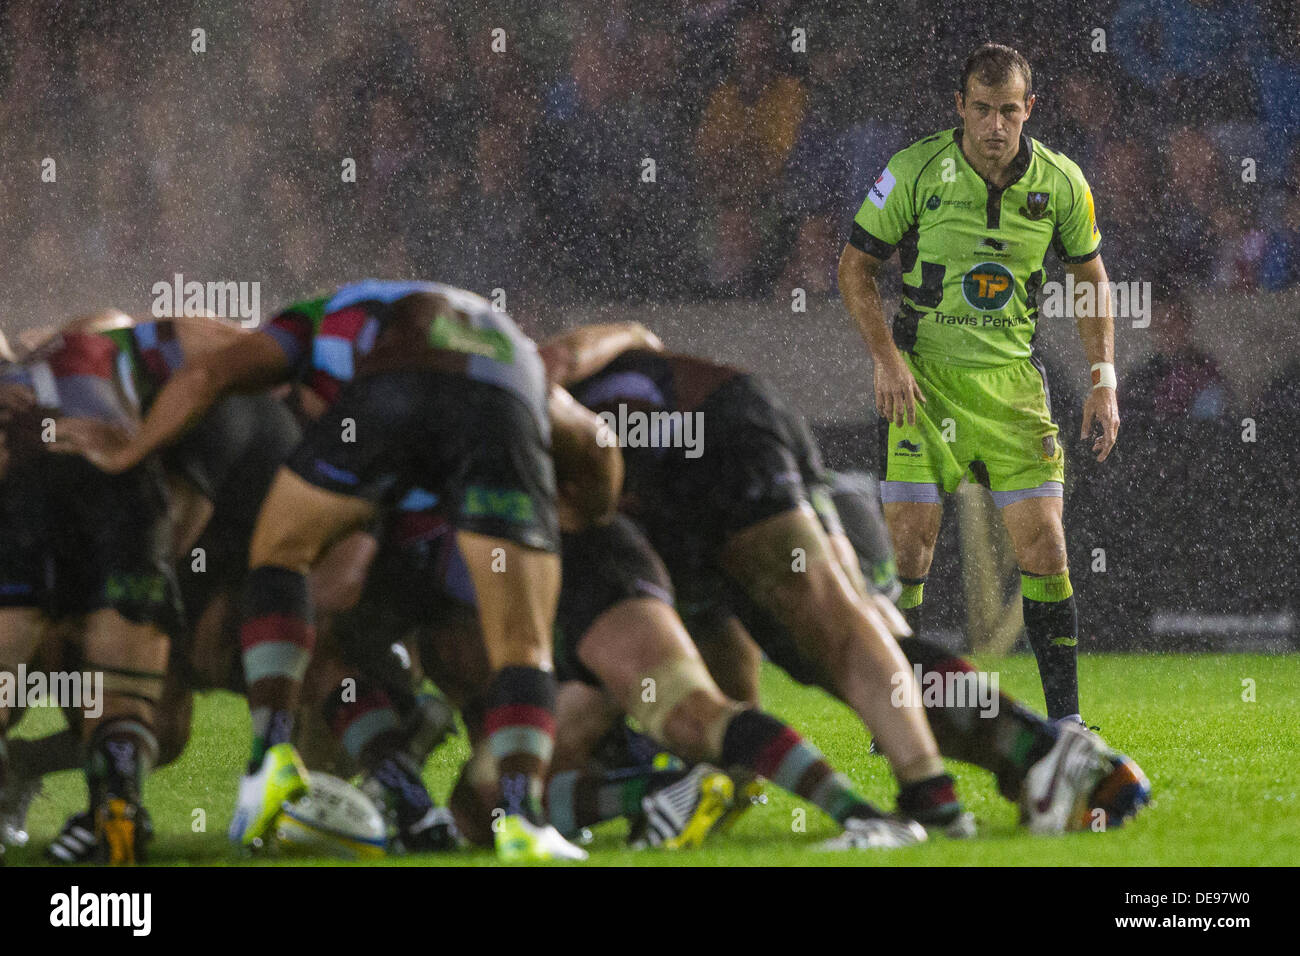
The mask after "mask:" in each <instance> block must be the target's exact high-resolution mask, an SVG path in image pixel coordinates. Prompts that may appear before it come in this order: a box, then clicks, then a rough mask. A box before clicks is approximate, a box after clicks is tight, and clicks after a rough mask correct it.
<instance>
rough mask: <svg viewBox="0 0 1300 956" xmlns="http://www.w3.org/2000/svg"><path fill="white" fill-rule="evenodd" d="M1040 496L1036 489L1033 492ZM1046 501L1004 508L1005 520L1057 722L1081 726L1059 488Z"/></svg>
mask: <svg viewBox="0 0 1300 956" xmlns="http://www.w3.org/2000/svg"><path fill="white" fill-rule="evenodd" d="M1035 490H1036V489H1035ZM1049 490H1052V491H1056V492H1057V493H1056V494H1054V495H1051V496H1047V497H1025V498H1019V499H1018V500H1013V501H1010V502H1008V503H1007V504H1005V505H1003V506H1002V520H1003V521H1004V523H1005V524H1006V527H1007V532H1008V534H1009V535H1010V537H1011V545H1012V547H1013V548H1014V549H1015V552H1016V560H1017V561H1018V562H1019V564H1020V590H1021V595H1022V600H1023V603H1024V612H1025V631H1026V633H1027V635H1028V638H1029V646H1030V647H1031V648H1032V649H1033V651H1034V656H1035V657H1036V658H1037V659H1038V672H1039V676H1040V677H1041V678H1042V681H1043V694H1044V696H1045V697H1046V699H1047V714H1048V716H1049V717H1051V718H1052V719H1053V720H1061V719H1064V718H1070V719H1073V720H1079V719H1080V718H1079V675H1078V658H1077V648H1078V643H1079V621H1078V613H1077V611H1076V609H1075V604H1074V588H1073V587H1071V585H1070V572H1069V568H1068V567H1067V564H1066V551H1065V530H1064V527H1063V525H1062V521H1061V504H1062V502H1061V498H1060V496H1059V486H1053V487H1052V488H1050V489H1049Z"/></svg>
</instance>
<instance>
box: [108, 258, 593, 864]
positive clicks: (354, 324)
mask: <svg viewBox="0 0 1300 956" xmlns="http://www.w3.org/2000/svg"><path fill="white" fill-rule="evenodd" d="M292 380H299V381H302V382H303V383H304V384H305V385H307V387H308V388H309V389H310V391H312V392H314V393H315V397H316V398H317V399H318V400H319V401H320V403H321V404H322V405H323V406H324V407H325V412H324V414H323V415H321V417H320V418H318V419H317V420H316V421H315V423H314V424H313V425H312V426H311V427H310V428H308V430H307V432H306V434H305V436H304V438H303V442H302V444H301V445H300V446H299V448H298V450H297V451H296V452H295V453H294V455H293V456H291V458H290V460H289V462H288V463H287V464H286V465H285V466H284V467H283V468H282V469H281V470H280V473H279V474H278V475H277V477H276V479H275V481H274V483H273V484H272V486H271V490H270V492H269V494H268V497H267V499H266V502H265V503H264V504H263V507H262V511H261V514H260V516H259V518H258V523H257V528H256V530H255V531H254V534H253V540H252V544H251V547H250V557H249V564H250V572H249V576H248V580H247V582H246V584H245V587H244V598H243V604H244V606H243V625H242V628H241V643H242V647H243V665H244V673H245V679H246V682H247V687H248V702H249V707H250V709H251V711H252V717H253V752H252V757H251V760H250V762H249V767H248V774H247V776H245V777H244V779H243V781H242V783H241V785H240V793H239V799H238V804H237V807H236V811H235V817H234V821H233V822H232V824H231V837H232V839H234V840H235V841H237V842H240V843H242V844H244V845H247V846H252V845H256V844H258V843H259V842H260V841H262V840H263V839H264V837H265V836H266V835H267V833H268V832H269V830H270V829H271V827H272V825H273V824H274V822H275V819H276V817H277V816H278V814H279V810H280V807H281V805H282V803H283V801H284V800H287V799H295V798H296V797H297V796H299V795H301V794H302V793H303V792H305V790H306V785H307V780H306V770H305V769H304V768H303V766H302V763H301V761H300V760H299V758H298V756H297V754H296V752H295V751H294V749H293V746H292V744H291V743H290V739H291V734H292V730H293V714H294V712H295V710H296V707H297V702H298V696H299V693H300V687H301V682H302V676H303V672H304V671H305V668H306V666H307V663H308V662H309V660H310V659H311V655H312V649H313V645H314V643H315V629H314V624H313V610H312V602H311V597H310V593H309V590H308V582H307V572H308V571H309V570H310V568H311V567H312V565H313V564H314V563H315V562H316V561H317V560H318V559H319V558H320V556H321V555H322V554H323V553H324V552H325V550H326V549H327V548H328V547H329V546H330V545H331V544H332V543H333V542H335V541H337V540H339V539H340V538H342V537H343V536H344V535H346V534H348V533H350V532H352V531H354V530H356V529H358V528H360V527H362V526H364V525H366V524H367V523H368V522H369V521H370V520H371V518H372V517H373V516H374V515H375V514H376V512H377V510H388V509H391V508H392V507H393V506H394V505H395V504H396V503H397V501H399V500H400V499H401V498H402V497H403V496H404V495H405V494H406V493H407V492H408V491H409V490H411V489H412V488H414V487H416V486H419V487H421V488H424V489H427V490H428V491H430V492H431V493H433V494H436V495H438V496H439V497H441V498H443V499H444V500H445V501H446V502H447V506H448V509H449V511H450V513H451V515H452V521H453V524H454V525H455V527H456V529H457V542H458V544H459V547H460V550H461V552H462V553H463V554H464V557H465V561H466V564H467V565H468V567H469V568H470V571H471V574H472V576H473V579H474V586H475V591H476V593H477V594H478V595H479V602H480V603H479V614H480V623H481V627H482V632H483V638H484V642H485V643H486V646H487V652H488V657H489V660H490V664H491V667H492V679H491V684H490V686H489V689H488V692H487V695H486V699H487V703H486V705H485V706H486V711H487V712H486V716H485V719H484V720H485V726H486V728H487V736H488V743H489V749H490V751H491V754H492V756H493V758H495V769H496V774H497V784H498V786H497V800H498V801H499V802H498V804H497V806H498V807H499V808H500V809H501V810H502V811H503V814H502V826H501V827H500V828H499V829H498V831H497V834H496V835H497V846H498V850H499V852H500V853H501V854H502V856H503V857H504V858H507V859H553V858H578V857H582V856H584V855H585V854H583V853H582V851H581V850H578V849H577V848H576V847H573V846H571V845H570V844H569V843H568V842H567V841H565V840H564V839H563V838H562V837H560V836H559V834H558V833H556V832H555V830H554V829H553V828H551V827H549V826H546V825H545V822H544V819H543V817H542V811H541V805H540V798H541V791H542V781H543V780H544V778H545V774H546V766H547V764H548V762H549V759H550V754H551V750H552V746H553V743H552V734H553V728H554V706H555V678H554V675H553V673H552V669H551V646H550V645H551V642H550V628H551V621H552V618H553V617H554V613H555V603H556V598H557V595H558V592H559V573H560V565H559V557H558V554H557V552H558V549H559V525H558V519H557V515H556V488H555V476H554V470H553V465H552V462H551V456H550V446H551V420H550V417H549V415H548V412H547V384H546V377H545V373H544V370H543V367H542V363H541V361H540V358H539V357H538V355H537V350H536V346H535V345H534V344H533V343H532V341H531V340H529V339H528V338H527V337H526V336H524V335H523V334H522V333H521V332H520V331H519V330H518V328H517V327H516V326H515V324H514V322H513V321H511V319H510V318H509V317H508V316H506V315H505V314H504V313H501V312H497V311H495V310H493V309H492V307H491V306H490V305H489V304H488V303H487V302H486V301H485V300H484V299H482V298H480V297H479V296H476V295H473V294H472V293H468V292H465V291H463V290H460V289H455V288H452V287H450V286H444V285H439V284H437V283H431V282H384V281H364V282H358V283H353V284H350V285H345V286H343V287H341V288H340V289H338V290H337V291H335V292H333V293H331V294H329V295H325V296H321V297H320V298H316V299H311V300H308V301H304V302H299V303H296V304H294V305H292V306H290V307H289V308H288V309H285V310H284V311H283V312H281V313H280V314H279V315H277V316H276V317H275V318H274V319H273V320H272V321H271V322H270V324H269V325H268V326H267V328H266V329H265V330H263V331H259V332H257V333H254V334H253V335H249V336H246V337H244V338H243V339H241V340H240V341H239V342H238V343H236V344H234V345H232V346H230V347H229V348H228V349H225V350H221V351H218V352H215V353H212V354H211V355H209V356H205V357H204V358H203V359H202V360H200V361H197V362H195V363H193V364H191V365H187V366H186V367H185V368H184V369H182V370H181V371H180V372H179V373H178V374H177V375H176V376H175V377H173V378H172V379H171V381H169V382H168V384H167V385H166V386H165V387H164V389H163V390H162V392H161V393H160V394H159V396H158V399H157V401H156V402H155V403H154V406H153V408H152V409H151V410H150V413H149V415H148V416H147V417H146V419H145V421H144V423H143V425H142V428H141V430H140V432H139V435H138V436H137V437H136V439H135V440H134V441H133V442H132V443H131V444H130V445H129V446H128V447H127V448H126V449H124V450H123V451H122V452H120V453H119V454H117V455H116V456H114V459H113V460H112V461H111V462H106V463H105V464H106V467H108V468H110V469H118V468H123V467H129V466H130V465H131V464H133V461H134V460H138V458H139V457H142V456H143V455H146V454H148V453H149V452H150V451H152V450H153V449H155V448H158V447H162V446H165V445H168V444H170V443H172V442H174V441H175V440H176V438H177V437H179V436H180V435H181V434H182V433H183V432H184V430H185V428H186V426H187V424H188V423H189V422H191V421H193V420H194V419H195V417H196V416H197V415H198V414H201V413H202V412H203V411H205V410H206V409H207V408H209V407H211V405H212V404H213V403H214V402H215V401H216V400H217V399H218V398H220V397H221V396H222V395H224V394H227V393H229V392H233V391H241V390H256V389H259V388H265V387H268V386H270V385H274V384H278V383H280V382H285V381H292ZM596 479H597V480H600V476H599V475H598V474H597V475H596ZM613 487H616V483H614V484H613ZM615 493H616V492H615V491H613V490H612V489H611V490H608V491H607V492H606V493H605V494H603V495H602V494H595V495H588V496H583V497H582V499H581V500H583V501H584V502H589V503H593V507H596V508H599V507H601V506H602V502H605V503H609V504H611V505H612V498H613V496H614V494H615ZM498 572H501V573H498Z"/></svg>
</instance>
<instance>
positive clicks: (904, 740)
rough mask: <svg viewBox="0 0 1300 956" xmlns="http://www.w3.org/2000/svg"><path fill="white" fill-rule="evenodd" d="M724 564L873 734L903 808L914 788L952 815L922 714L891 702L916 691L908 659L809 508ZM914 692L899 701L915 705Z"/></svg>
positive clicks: (755, 537)
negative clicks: (859, 593)
mask: <svg viewBox="0 0 1300 956" xmlns="http://www.w3.org/2000/svg"><path fill="white" fill-rule="evenodd" d="M792 555H798V556H800V557H798V558H796V559H793V560H792V557H791V556H792ZM722 562H723V566H724V568H725V569H726V571H727V573H728V575H729V576H730V577H731V578H732V579H733V580H734V581H736V582H738V583H739V584H740V586H741V587H742V588H743V589H744V591H745V592H746V595H747V597H748V598H749V600H750V601H751V602H753V604H754V605H756V606H757V607H759V608H761V609H763V610H764V611H765V612H766V613H767V614H769V615H770V616H771V617H772V618H773V619H774V620H775V621H776V622H777V623H778V624H779V625H780V627H781V628H782V629H783V630H784V631H785V632H786V633H788V634H789V635H790V636H791V639H792V640H793V642H794V644H795V647H796V649H797V651H798V652H799V654H800V656H801V657H802V659H803V660H804V661H806V662H807V663H808V664H809V666H810V667H811V668H812V670H813V673H815V674H816V675H817V682H818V683H819V684H820V685H821V686H823V687H826V688H827V689H828V690H830V691H831V692H832V693H834V694H835V695H836V696H837V697H839V698H840V699H841V700H843V701H844V702H845V703H847V704H848V705H849V706H850V707H851V708H853V710H854V711H855V712H856V713H857V714H858V716H859V717H860V718H861V719H862V721H863V722H864V723H865V724H866V725H867V726H868V727H869V728H870V729H871V731H872V732H873V734H875V735H876V737H877V739H878V740H879V741H880V744H881V747H882V749H883V750H884V751H885V753H886V754H887V755H888V756H889V759H890V763H891V765H892V767H893V769H894V773H895V775H896V776H897V777H898V780H899V782H900V784H901V785H902V788H903V792H902V795H901V797H900V799H901V801H902V802H901V804H900V805H902V806H903V807H904V809H906V810H908V811H911V810H912V809H914V807H915V808H918V809H919V804H914V800H922V799H923V798H922V797H921V794H920V793H919V792H916V793H914V791H921V790H923V791H925V792H926V794H930V791H934V793H935V794H939V797H935V799H937V800H938V801H939V802H938V804H936V808H935V809H936V810H938V809H939V808H940V806H942V807H947V806H949V805H951V806H952V807H954V808H955V807H956V806H957V804H956V798H955V796H952V791H951V780H950V779H949V778H947V777H946V775H945V774H944V773H943V764H942V761H941V759H940V757H939V751H938V747H937V745H936V744H935V742H934V737H933V735H932V734H931V733H930V729H929V726H928V725H927V724H926V722H925V714H924V711H923V710H922V709H921V708H919V707H899V706H895V704H894V701H896V700H898V699H900V688H901V689H902V690H903V691H906V690H907V689H908V688H913V689H915V688H914V685H915V679H914V677H913V676H912V672H911V670H910V668H909V667H908V664H907V661H906V659H905V658H904V657H903V655H902V653H901V652H900V651H899V649H898V645H897V643H896V642H895V641H894V639H893V638H892V637H891V636H890V634H889V630H888V626H887V624H886V623H885V621H884V620H883V619H882V618H881V617H880V614H879V612H878V611H876V610H875V609H874V608H872V607H871V606H870V605H867V604H865V603H864V602H861V601H859V600H858V597H857V595H856V593H855V592H854V591H853V588H852V585H851V583H850V581H849V579H848V578H847V576H846V575H845V574H844V572H843V569H842V568H841V567H840V565H839V562H838V560H837V559H836V558H835V557H834V556H833V555H832V554H831V549H830V543H829V541H828V540H827V537H826V533H825V531H824V530H823V529H822V526H821V524H820V522H819V521H818V519H817V516H816V515H815V514H814V513H813V511H812V509H811V508H810V507H808V506H807V505H803V506H801V507H798V508H795V509H792V510H790V511H787V512H784V513H782V514H778V515H776V516H774V517H771V518H768V519H766V520H764V521H761V522H759V523H758V524H755V525H753V526H751V527H748V528H746V529H744V530H743V531H740V532H738V533H736V534H734V535H732V536H731V537H730V538H729V539H728V541H727V543H726V545H725V548H724V551H723V556H722ZM917 694H918V696H916V697H906V695H905V694H904V696H903V698H902V699H910V700H919V699H920V697H919V691H917ZM940 791H943V793H940ZM940 797H942V799H940ZM929 799H930V797H929V796H927V797H925V798H924V800H929Z"/></svg>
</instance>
